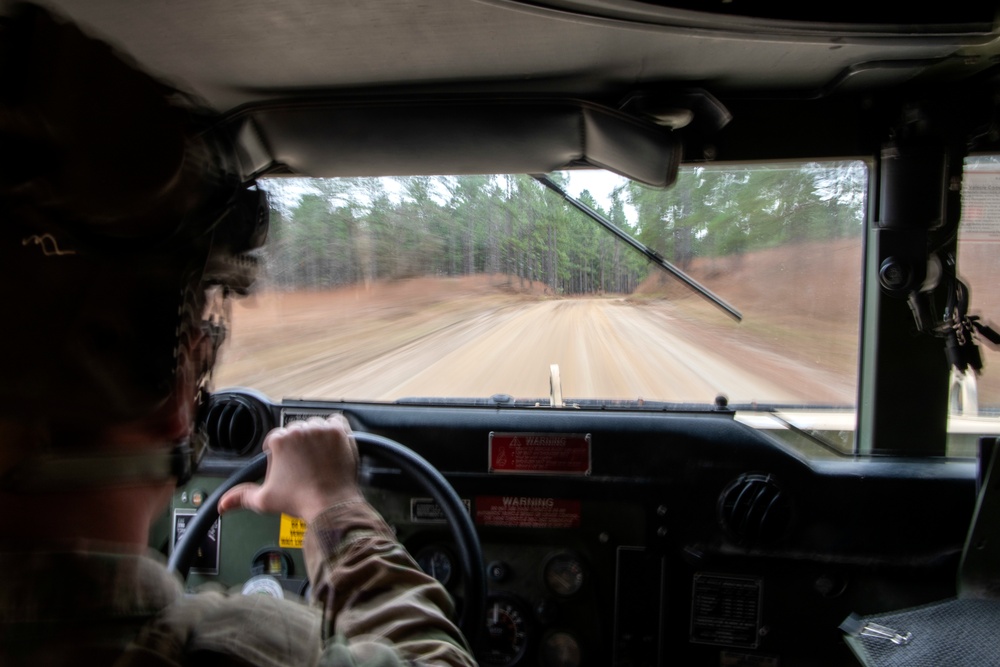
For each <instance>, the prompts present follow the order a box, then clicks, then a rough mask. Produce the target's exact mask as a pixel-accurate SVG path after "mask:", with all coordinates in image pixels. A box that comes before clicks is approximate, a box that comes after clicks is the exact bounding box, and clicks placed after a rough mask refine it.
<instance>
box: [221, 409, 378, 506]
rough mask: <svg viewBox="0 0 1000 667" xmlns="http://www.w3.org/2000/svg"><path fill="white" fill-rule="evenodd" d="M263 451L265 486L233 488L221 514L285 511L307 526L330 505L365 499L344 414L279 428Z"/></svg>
mask: <svg viewBox="0 0 1000 667" xmlns="http://www.w3.org/2000/svg"><path fill="white" fill-rule="evenodd" d="M264 451H265V452H269V456H268V461H267V475H266V476H265V477H264V483H263V484H261V485H259V486H258V485H257V484H253V483H247V484H239V485H237V486H234V487H233V488H232V489H230V490H229V491H228V492H227V493H226V494H224V495H223V496H222V498H220V499H219V514H224V513H225V512H228V511H229V510H233V509H240V508H242V509H248V510H252V511H254V512H258V513H274V514H277V513H282V512H283V513H285V514H290V515H292V516H295V517H299V518H301V519H304V520H305V521H306V522H307V523H308V522H310V521H312V519H313V518H314V517H316V515H318V514H319V513H320V512H322V511H323V510H324V509H326V508H327V507H330V506H331V505H336V504H338V503H342V502H345V501H352V500H358V499H360V498H362V496H361V490H360V489H359V488H358V481H357V476H358V448H357V445H356V444H355V443H354V437H353V436H352V435H351V427H350V426H349V425H348V424H347V419H345V418H344V417H343V416H342V415H333V416H331V417H329V418H328V419H322V418H320V417H313V418H311V419H309V420H308V421H296V422H292V423H291V424H289V425H288V426H287V427H284V428H276V429H274V430H273V431H271V432H270V433H269V434H268V435H267V437H266V438H265V439H264Z"/></svg>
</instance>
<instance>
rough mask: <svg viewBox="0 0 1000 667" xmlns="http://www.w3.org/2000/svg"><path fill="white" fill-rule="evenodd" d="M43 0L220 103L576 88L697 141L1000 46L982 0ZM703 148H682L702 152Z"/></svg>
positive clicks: (824, 106) (985, 63) (933, 71)
mask: <svg viewBox="0 0 1000 667" xmlns="http://www.w3.org/2000/svg"><path fill="white" fill-rule="evenodd" d="M46 4H48V5H49V6H52V7H54V8H56V9H57V10H58V11H59V12H60V13H62V14H64V15H66V16H69V17H72V18H73V19H75V20H77V21H79V22H80V23H82V24H84V25H86V26H90V27H91V28H92V29H93V30H94V31H95V32H96V33H97V34H99V35H102V36H104V37H106V38H108V39H109V40H110V41H112V42H114V43H116V44H117V45H119V46H120V47H122V48H123V49H124V50H126V51H127V52H129V53H131V54H132V55H133V56H134V57H135V58H136V59H137V60H138V61H139V62H140V63H141V64H142V65H143V66H144V67H145V68H147V69H148V70H149V71H152V72H154V73H156V74H159V75H161V76H163V77H165V78H167V79H168V80H172V81H176V82H181V83H182V84H183V85H184V86H185V87H186V88H188V89H191V90H193V92H194V93H196V94H197V95H199V96H201V97H202V98H203V99H205V100H206V101H207V102H208V103H209V104H210V105H212V106H214V107H215V108H217V109H219V110H220V111H229V110H233V109H237V108H240V107H245V106H246V105H251V106H253V105H257V104H260V103H261V102H265V101H269V100H275V99H286V100H287V99H302V98H311V97H315V96H316V95H317V94H322V95H336V96H345V95H354V96H357V95H361V96H365V97H370V96H373V95H383V96H384V95H387V94H394V95H399V96H402V97H411V96H416V95H419V96H421V97H426V96H427V95H429V94H446V95H461V96H467V95H482V94H491V95H498V94H502V95H510V94H518V95H526V94H530V95H546V96H559V97H577V98H581V99H584V100H588V101H592V102H600V103H602V104H606V105H609V106H611V107H614V108H625V109H627V110H628V111H629V112H630V113H637V114H639V115H643V116H645V117H651V118H655V119H657V120H658V121H659V122H660V123H661V124H663V123H666V124H668V125H674V126H677V125H679V123H680V122H683V121H678V120H677V110H678V109H682V110H685V111H690V112H692V113H693V114H694V118H695V121H694V122H693V123H689V124H688V125H689V127H690V128H697V132H698V133H699V134H700V135H706V134H708V135H710V134H713V133H715V132H717V131H718V130H719V129H721V128H722V127H725V126H727V125H728V124H729V121H730V119H731V117H732V116H733V114H732V113H731V112H732V110H733V109H734V108H735V109H739V110H741V113H742V114H743V118H746V119H747V123H748V124H747V125H746V126H745V128H746V129H744V130H743V131H744V132H745V133H746V134H745V135H744V138H743V139H741V140H740V142H737V143H740V144H741V145H745V144H746V142H748V141H749V142H751V143H753V137H755V136H758V135H760V134H761V133H764V134H767V133H769V132H776V131H781V128H782V127H783V126H784V125H786V124H787V123H788V120H789V119H788V118H775V116H776V115H779V116H780V115H781V114H782V112H781V111H778V112H776V111H775V109H778V110H789V112H790V113H791V115H796V116H799V115H801V113H802V112H801V111H794V112H792V111H791V110H793V109H795V108H796V107H795V105H800V106H802V105H804V107H803V108H808V109H810V111H808V112H807V113H806V115H809V114H811V113H813V111H812V110H813V109H816V110H818V111H815V113H816V114H819V115H818V116H817V120H818V119H820V117H822V118H824V119H826V120H827V121H830V120H835V119H837V118H838V117H842V116H843V115H844V114H845V111H844V107H843V106H841V105H842V104H843V103H844V101H845V100H850V102H849V106H850V108H851V109H852V110H853V109H856V107H857V104H858V101H859V100H860V99H862V98H863V97H864V96H869V95H884V94H885V93H886V91H893V90H895V89H897V88H899V89H902V88H907V87H909V88H912V87H913V86H915V85H916V86H922V87H929V86H938V85H942V84H943V83H948V84H950V85H951V84H954V83H955V82H958V83H959V85H964V84H965V82H971V81H974V80H975V77H977V76H982V75H983V72H984V71H987V70H990V69H991V68H993V67H994V66H995V65H996V58H997V56H998V55H1000V23H998V21H997V18H996V16H997V3H996V2H983V1H982V0H976V1H973V2H957V3H947V4H946V5H940V6H939V8H938V6H934V7H931V6H928V7H927V8H926V9H918V8H916V7H914V6H912V5H911V6H908V7H907V8H906V11H905V14H906V15H907V17H906V21H907V23H904V24H895V23H892V21H898V20H899V19H895V18H893V14H895V13H902V12H893V11H892V9H887V8H883V7H882V6H881V3H873V2H866V3H864V2H844V3H835V4H836V6H825V3H824V6H823V7H812V8H810V7H809V6H806V7H803V6H802V5H803V4H805V5H809V4H810V3H792V2H781V1H774V0H772V1H771V2H755V3H753V2H751V3H732V2H722V3H719V4H714V5H708V4H707V3H695V2H684V1H683V0H679V1H676V2H672V3H671V2H655V1H654V2H638V1H633V0H537V1H530V0H523V1H522V0H434V1H433V2H413V1H410V0H368V1H365V2H357V1H354V0H350V1H349V0H267V1H261V0H243V1H242V2H238V3H233V2H226V1H223V0H186V1H179V0H146V1H144V2H128V1H126V0H53V1H52V2H48V3H46ZM668 5H673V6H668ZM685 5H686V7H685ZM690 7H697V8H698V9H699V10H701V9H703V8H704V7H708V8H709V9H710V10H711V11H693V10H692V9H690ZM824 12H825V13H824ZM741 13H742V14H743V15H742V16H741V15H740V14H741ZM774 16H780V17H783V18H780V19H778V18H772V17H774ZM969 85H973V84H971V83H970V84H969ZM691 91H697V93H696V94H695V95H692V94H691ZM720 100H721V102H720ZM775 105H776V106H775ZM851 113H853V111H852V112H851ZM737 119H739V116H737ZM811 124H812V126H813V128H814V129H815V122H813V123H811ZM828 124H829V123H828ZM685 131H686V132H687V133H688V134H689V135H690V134H692V133H693V131H692V130H690V129H688V130H685ZM824 134H825V135H829V133H828V132H825V131H824ZM858 134H859V133H858V132H856V131H855V132H853V135H858ZM802 135H803V137H807V136H808V132H805V131H803V133H802ZM846 136H847V133H845V137H846ZM827 139H828V140H829V141H836V140H838V139H837V137H836V136H834V137H832V138H829V137H827ZM756 143H757V144H761V142H760V141H757V142H756ZM773 143H774V142H769V144H768V145H771V148H770V149H764V148H763V147H761V146H759V145H758V146H757V147H756V148H754V149H751V148H750V147H745V149H741V150H735V149H733V150H732V151H731V154H728V155H722V156H720V157H732V158H744V157H747V156H749V155H751V154H753V150H756V151H757V153H758V154H759V156H760V157H761V158H774V157H783V156H784V155H783V151H782V150H781V149H776V148H774V147H773V145H772V144H773ZM798 143H800V144H802V143H805V144H808V143H809V142H808V141H806V140H805V139H803V141H800V142H798ZM852 148H854V147H853V146H850V145H847V146H845V145H844V144H843V143H842V142H841V143H840V144H839V145H838V150H840V151H844V152H850V151H851V149H852ZM700 150H701V149H700V148H695V149H694V150H690V149H689V150H686V152H685V156H686V158H687V159H700V157H702V154H701V152H700ZM803 150H812V151H813V152H814V153H817V152H818V153H824V152H828V150H823V149H820V148H809V147H808V146H803Z"/></svg>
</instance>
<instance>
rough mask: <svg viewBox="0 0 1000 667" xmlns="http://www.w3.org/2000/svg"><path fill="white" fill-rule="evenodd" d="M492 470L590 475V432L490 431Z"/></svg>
mask: <svg viewBox="0 0 1000 667" xmlns="http://www.w3.org/2000/svg"><path fill="white" fill-rule="evenodd" d="M490 472H520V473H532V472H538V473H561V474H564V475H589V474H590V434H586V435H578V434H567V433H490Z"/></svg>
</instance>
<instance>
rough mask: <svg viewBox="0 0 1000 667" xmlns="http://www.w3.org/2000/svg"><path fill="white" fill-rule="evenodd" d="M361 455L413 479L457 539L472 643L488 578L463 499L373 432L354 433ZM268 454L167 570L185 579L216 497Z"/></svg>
mask: <svg viewBox="0 0 1000 667" xmlns="http://www.w3.org/2000/svg"><path fill="white" fill-rule="evenodd" d="M354 439H355V441H356V442H357V443H358V453H359V454H360V455H361V456H371V457H373V458H375V459H379V460H381V461H383V462H386V463H389V464H391V465H394V466H396V467H397V468H399V469H400V470H402V471H403V473H404V474H406V475H408V476H409V477H411V478H412V479H414V480H415V481H416V482H417V483H418V484H419V485H420V486H421V487H422V488H423V490H424V491H425V492H426V493H427V494H428V495H430V496H431V497H432V498H434V500H435V501H437V504H438V505H439V506H440V507H441V510H442V512H443V513H444V516H445V518H446V520H447V522H448V526H449V528H450V529H451V532H452V537H453V538H454V539H455V547H456V551H457V553H458V560H459V563H460V565H461V570H462V583H463V589H464V593H465V598H464V602H465V603H464V605H463V607H462V612H461V614H460V619H459V622H458V626H459V628H460V629H461V630H462V633H463V634H464V635H465V637H466V639H467V640H468V641H469V643H470V644H472V645H475V643H474V642H475V640H476V637H477V635H478V634H479V629H480V628H481V627H482V622H483V618H485V616H486V575H485V570H484V568H483V554H482V549H481V548H480V545H479V536H478V535H477V534H476V529H475V526H474V525H473V523H472V519H471V518H470V517H469V513H468V511H467V510H466V509H465V504H464V503H462V500H461V498H459V497H458V494H457V493H455V489H453V488H452V486H451V484H449V483H448V480H446V479H445V478H444V476H443V475H442V474H441V473H440V472H438V471H437V470H436V469H435V468H434V466H432V465H431V464H430V463H428V462H427V460H426V459H424V458H423V457H421V456H420V455H419V454H417V453H416V452H414V451H413V450H411V449H408V448H407V447H404V446H403V445H401V444H399V443H398V442H396V441H395V440H390V439H389V438H383V437H382V436H379V435H374V434H371V433H354ZM266 470H267V454H266V453H264V454H259V455H257V456H256V457H254V458H253V459H251V461H250V462H249V463H247V465H245V466H244V467H243V468H241V469H240V470H237V471H236V472H235V473H233V474H232V475H230V477H229V478H228V479H227V480H226V481H224V482H223V483H222V485H221V486H219V488H218V489H216V490H215V492H214V493H213V494H212V495H211V496H209V497H208V499H207V500H206V501H205V502H204V503H202V506H201V509H199V510H198V513H197V514H196V515H195V517H194V518H193V519H192V520H191V522H190V523H189V524H188V526H187V529H186V530H185V531H184V536H183V537H181V539H180V540H179V541H178V542H177V544H176V545H174V549H173V552H172V553H171V554H170V560H169V561H168V563H167V567H168V568H169V569H170V570H171V571H172V572H177V573H179V574H180V575H181V576H182V577H184V578H187V574H188V570H189V569H190V568H191V561H192V560H194V555H195V553H196V551H197V549H198V545H199V544H200V543H201V541H202V539H203V538H204V536H205V535H207V534H208V531H209V529H210V528H211V527H212V524H214V523H215V520H216V519H218V518H219V510H218V505H219V498H221V497H222V494H224V493H225V492H226V491H228V490H229V489H231V488H233V487H234V486H236V485H237V484H241V483H243V482H253V481H256V480H258V479H260V478H261V477H263V476H264V472H265V471H266Z"/></svg>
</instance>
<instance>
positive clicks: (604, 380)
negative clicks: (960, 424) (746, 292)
mask: <svg viewBox="0 0 1000 667" xmlns="http://www.w3.org/2000/svg"><path fill="white" fill-rule="evenodd" d="M421 298H427V296H426V295H425V294H419V293H416V294H414V295H413V296H412V298H411V299H410V301H409V302H406V301H404V302H403V303H409V307H408V308H404V307H402V306H401V305H399V303H397V302H393V303H394V304H395V305H393V306H391V307H389V306H386V305H385V304H382V305H379V306H378V307H376V306H372V305H370V304H368V302H357V301H355V303H354V304H352V303H350V302H346V303H344V304H341V305H340V306H338V305H337V304H336V303H334V302H330V303H326V304H324V305H323V307H319V306H316V307H312V306H309V305H308V304H306V305H303V304H291V303H288V302H287V300H281V301H277V302H269V303H268V302H265V303H264V304H258V306H257V308H256V309H255V310H253V311H248V312H250V315H242V316H241V315H238V319H237V327H236V335H235V336H234V340H233V349H231V350H230V351H229V352H227V354H226V357H225V359H227V360H228V362H227V364H226V365H225V366H224V367H223V368H222V369H221V371H220V372H219V373H218V375H217V385H219V386H227V385H232V384H240V385H247V386H253V387H255V388H257V389H259V390H261V391H264V392H265V393H267V394H269V395H270V396H272V397H273V398H281V397H288V398H291V397H308V398H327V399H340V398H352V399H371V400H392V399H397V398H400V397H413V396H451V397H488V396H490V395H493V394H497V393H505V394H510V395H511V396H514V397H517V398H544V397H547V396H548V395H549V367H550V364H558V365H559V367H560V371H561V376H562V384H563V395H564V396H566V397H567V398H616V399H646V400H664V401H684V402H707V403H711V402H712V401H713V400H714V398H715V396H716V395H717V394H720V393H721V394H725V395H727V396H728V397H729V399H730V401H732V402H751V401H758V402H791V403H798V402H804V401H809V402H828V403H850V402H851V401H852V400H853V391H854V390H853V387H852V385H851V382H850V381H849V380H850V378H848V379H847V381H845V379H844V378H841V377H839V376H837V375H835V374H833V373H831V372H829V371H824V370H822V369H817V368H814V367H812V366H810V365H809V364H805V363H802V362H801V361H794V360H790V359H786V358H783V357H782V356H781V355H780V354H777V353H776V351H775V350H774V349H769V348H768V347H767V346H754V345H753V344H752V341H750V342H748V341H746V340H744V341H742V342H740V343H739V344H738V345H737V344H734V341H733V340H732V339H731V337H730V338H727V337H726V336H725V333H724V332H716V331H712V330H711V329H706V328H703V327H696V326H693V325H692V323H690V322H686V321H684V320H683V318H678V317H675V316H673V315H672V314H671V309H670V308H669V307H667V308H664V307H651V306H642V305H634V304H631V303H628V302H626V301H625V300H622V299H601V298H593V299H524V298H514V297H507V298H498V297H497V295H495V294H492V295H489V296H486V295H470V296H468V297H466V298H463V299H460V300H452V301H448V302H433V304H431V303H430V302H427V303H421V302H420V300H421ZM348 309H349V312H350V315H349V316H346V315H345V312H348ZM241 327H242V328H241Z"/></svg>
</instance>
